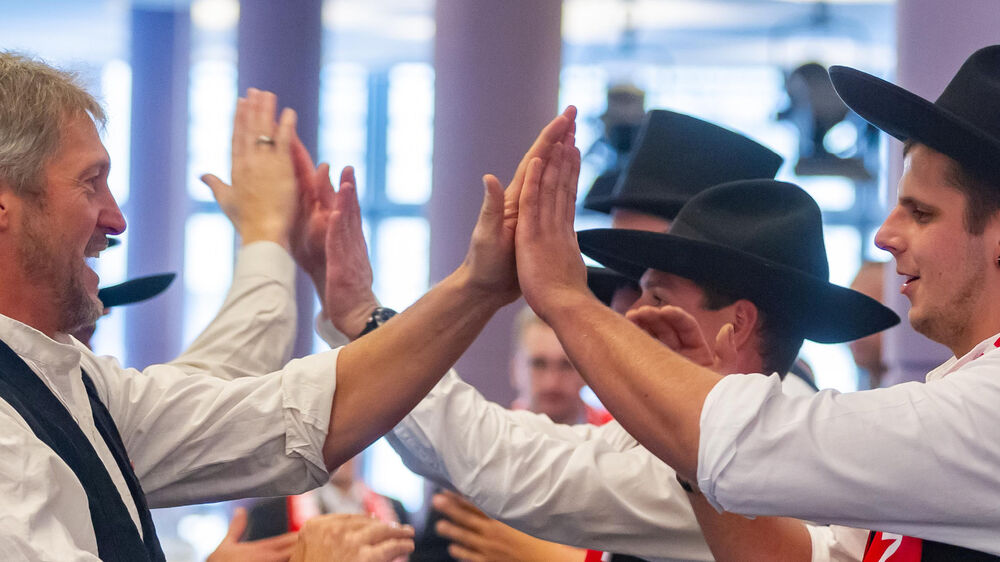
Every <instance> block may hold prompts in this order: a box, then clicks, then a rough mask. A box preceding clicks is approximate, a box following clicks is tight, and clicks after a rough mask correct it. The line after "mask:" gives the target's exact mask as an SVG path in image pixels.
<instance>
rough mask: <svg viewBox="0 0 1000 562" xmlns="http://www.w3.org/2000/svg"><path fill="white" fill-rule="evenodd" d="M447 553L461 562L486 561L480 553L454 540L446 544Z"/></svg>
mask: <svg viewBox="0 0 1000 562" xmlns="http://www.w3.org/2000/svg"><path fill="white" fill-rule="evenodd" d="M448 554H450V555H451V557H452V558H454V559H455V560H461V562H488V560H487V559H486V557H485V556H483V555H482V554H480V553H478V552H476V551H474V550H472V549H471V548H466V547H464V546H462V545H460V544H458V543H454V542H453V543H451V544H449V545H448Z"/></svg>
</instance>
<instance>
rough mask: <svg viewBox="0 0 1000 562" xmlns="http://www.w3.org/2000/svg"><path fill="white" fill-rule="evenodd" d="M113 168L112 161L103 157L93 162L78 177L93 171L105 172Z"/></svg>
mask: <svg viewBox="0 0 1000 562" xmlns="http://www.w3.org/2000/svg"><path fill="white" fill-rule="evenodd" d="M110 170H111V161H110V160H109V159H107V158H101V159H100V160H98V161H96V162H94V163H93V164H91V165H89V166H87V167H86V168H84V169H83V170H81V171H80V173H79V174H77V177H81V176H87V175H90V174H91V172H97V173H104V172H108V171H110Z"/></svg>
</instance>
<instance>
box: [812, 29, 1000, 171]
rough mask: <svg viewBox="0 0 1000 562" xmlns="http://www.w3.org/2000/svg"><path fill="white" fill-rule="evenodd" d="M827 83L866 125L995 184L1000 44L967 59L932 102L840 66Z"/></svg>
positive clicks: (999, 146) (999, 156)
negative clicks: (930, 151) (948, 159)
mask: <svg viewBox="0 0 1000 562" xmlns="http://www.w3.org/2000/svg"><path fill="white" fill-rule="evenodd" d="M830 80H832V81H833V86H834V87H835V88H836V89H837V93H838V94H840V97H841V98H842V99H843V100H844V103H846V104H847V105H848V107H850V108H851V109H853V110H854V111H855V112H857V114H858V115H860V116H861V117H863V118H864V119H865V120H866V121H868V122H869V123H871V124H872V125H875V126H876V127H878V128H879V129H882V130H883V131H885V132H886V133H889V134H890V135H892V136H894V137H896V138H898V139H900V140H904V141H905V140H913V141H916V142H919V143H921V144H925V145H927V146H929V147H930V148H933V149H934V150H936V151H938V152H940V153H942V154H944V155H946V156H949V157H951V158H952V159H954V160H956V161H957V162H959V163H960V164H962V165H963V166H965V167H966V168H968V169H969V170H971V171H972V172H974V173H976V174H977V175H980V176H982V177H983V178H984V179H987V180H990V181H992V182H994V183H997V184H1000V45H993V46H990V47H984V48H982V49H979V50H978V51H976V52H975V53H973V54H972V55H971V56H969V58H968V59H966V61H965V63H964V64H962V67H961V68H959V69H958V72H957V73H956V74H955V77H954V78H952V79H951V82H950V83H949V84H948V86H947V87H946V88H945V89H944V92H942V93H941V95H940V97H938V99H937V101H935V102H933V103H931V102H930V101H928V100H926V99H924V98H922V97H920V96H918V95H916V94H913V93H911V92H908V91H907V90H904V89H902V88H900V87H899V86H896V85H895V84H891V83H889V82H886V81H885V80H882V79H880V78H876V77H874V76H872V75H870V74H866V73H864V72H861V71H859V70H855V69H853V68H848V67H845V66H833V67H830Z"/></svg>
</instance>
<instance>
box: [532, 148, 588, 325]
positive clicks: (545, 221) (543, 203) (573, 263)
mask: <svg viewBox="0 0 1000 562" xmlns="http://www.w3.org/2000/svg"><path fill="white" fill-rule="evenodd" d="M574 140H575V139H574V136H573V132H572V131H568V132H567V133H566V134H565V135H564V136H563V138H562V139H561V140H560V141H559V142H557V143H555V145H554V146H553V148H552V150H551V154H550V156H549V158H548V159H547V160H543V159H541V158H533V159H532V160H531V161H530V162H529V163H528V166H527V171H526V173H525V179H524V186H523V188H522V190H521V196H520V200H519V207H520V208H519V215H518V222H517V236H516V241H517V243H516V253H517V275H518V281H519V283H520V287H521V291H522V292H523V293H524V298H525V300H527V301H528V304H529V305H530V306H531V308H532V309H534V310H535V312H536V313H538V315H539V316H540V317H541V318H542V319H543V320H544V319H547V317H548V309H549V306H550V305H552V304H557V303H558V302H559V300H560V299H562V298H563V297H564V296H566V295H567V294H569V293H577V294H583V295H588V294H589V290H588V289H587V271H586V267H585V266H584V263H583V259H582V258H581V257H580V246H579V244H578V243H577V240H576V231H575V230H574V227H573V219H574V216H575V213H576V188H577V179H578V177H579V174H580V151H579V150H578V149H577V148H576V146H574Z"/></svg>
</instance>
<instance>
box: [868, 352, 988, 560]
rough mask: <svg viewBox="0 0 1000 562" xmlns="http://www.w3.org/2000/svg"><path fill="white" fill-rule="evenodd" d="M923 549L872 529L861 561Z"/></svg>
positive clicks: (911, 555) (918, 554) (912, 555)
mask: <svg viewBox="0 0 1000 562" xmlns="http://www.w3.org/2000/svg"><path fill="white" fill-rule="evenodd" d="M993 347H994V348H998V347H1000V338H997V339H996V340H995V341H994V342H993ZM985 354H986V352H985V351H982V352H980V353H979V354H978V355H976V356H975V357H973V358H972V361H975V360H976V359H979V358H980V357H982V356H983V355H985ZM923 550H924V541H923V539H918V538H915V537H907V536H904V535H900V534H897V533H886V532H883V531H872V532H871V533H869V534H868V544H866V545H865V556H864V558H862V561H861V562H919V561H920V560H921V559H922V557H923Z"/></svg>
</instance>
